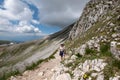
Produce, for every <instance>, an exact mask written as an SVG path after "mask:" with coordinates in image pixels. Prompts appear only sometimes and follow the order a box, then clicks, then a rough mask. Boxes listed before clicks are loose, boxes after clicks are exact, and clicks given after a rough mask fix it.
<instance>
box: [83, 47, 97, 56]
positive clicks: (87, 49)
mask: <svg viewBox="0 0 120 80" xmlns="http://www.w3.org/2000/svg"><path fill="white" fill-rule="evenodd" d="M94 53H95V50H93V49H89V48H88V47H87V48H86V49H85V54H87V55H91V54H94Z"/></svg>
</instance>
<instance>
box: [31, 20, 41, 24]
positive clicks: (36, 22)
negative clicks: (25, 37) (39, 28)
mask: <svg viewBox="0 0 120 80" xmlns="http://www.w3.org/2000/svg"><path fill="white" fill-rule="evenodd" d="M32 23H34V24H40V22H39V21H37V20H34V19H33V20H32Z"/></svg>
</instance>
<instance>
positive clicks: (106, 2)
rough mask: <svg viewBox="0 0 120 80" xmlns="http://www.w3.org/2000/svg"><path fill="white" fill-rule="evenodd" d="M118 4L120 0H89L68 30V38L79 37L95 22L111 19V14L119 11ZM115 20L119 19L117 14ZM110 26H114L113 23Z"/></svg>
mask: <svg viewBox="0 0 120 80" xmlns="http://www.w3.org/2000/svg"><path fill="white" fill-rule="evenodd" d="M119 4H120V0H91V1H90V2H89V3H88V4H87V5H86V7H85V8H84V10H83V14H82V15H81V17H80V19H79V20H78V21H77V22H76V23H75V25H74V27H73V29H72V30H71V31H70V34H69V38H70V39H74V38H77V37H81V36H82V35H84V32H86V31H87V30H88V29H89V28H91V27H92V26H94V25H95V23H96V22H99V21H105V20H109V19H112V17H113V15H115V14H114V13H117V12H118V13H119V12H120V11H119V9H120V5H119ZM109 14H111V15H109ZM104 18H105V19H104ZM117 20H119V15H118V16H117ZM111 26H114V24H113V25H112V24H111Z"/></svg>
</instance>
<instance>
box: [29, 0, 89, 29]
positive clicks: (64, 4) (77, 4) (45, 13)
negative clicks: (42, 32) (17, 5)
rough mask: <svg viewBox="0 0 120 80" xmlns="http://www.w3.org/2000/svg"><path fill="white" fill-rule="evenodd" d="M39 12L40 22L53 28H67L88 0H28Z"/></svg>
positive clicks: (78, 15) (77, 16)
mask: <svg viewBox="0 0 120 80" xmlns="http://www.w3.org/2000/svg"><path fill="white" fill-rule="evenodd" d="M28 1H29V2H30V3H33V4H34V5H36V6H37V8H38V9H39V10H40V14H39V17H40V22H41V23H43V24H49V25H53V26H61V27H64V26H67V25H69V24H71V23H72V22H74V21H76V20H77V19H78V18H79V17H80V14H81V12H82V9H83V7H84V6H85V4H86V3H87V2H88V1H89V0H28Z"/></svg>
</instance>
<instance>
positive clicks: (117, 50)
mask: <svg viewBox="0 0 120 80" xmlns="http://www.w3.org/2000/svg"><path fill="white" fill-rule="evenodd" d="M117 46H120V43H119V42H116V41H112V42H111V45H110V50H111V53H112V54H113V55H114V56H115V57H116V58H117V59H119V60H120V47H119V48H118V47H117Z"/></svg>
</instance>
